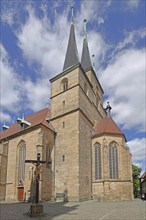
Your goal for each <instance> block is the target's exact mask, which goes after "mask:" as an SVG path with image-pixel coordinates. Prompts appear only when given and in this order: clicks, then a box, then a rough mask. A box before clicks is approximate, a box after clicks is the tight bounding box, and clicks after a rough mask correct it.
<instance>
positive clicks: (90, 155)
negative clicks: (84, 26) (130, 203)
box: [0, 17, 133, 201]
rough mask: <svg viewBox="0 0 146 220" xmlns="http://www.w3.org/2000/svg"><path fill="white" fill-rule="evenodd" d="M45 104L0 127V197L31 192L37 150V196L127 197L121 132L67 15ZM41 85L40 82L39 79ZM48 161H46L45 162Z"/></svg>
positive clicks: (129, 188) (128, 176) (127, 165)
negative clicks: (65, 37)
mask: <svg viewBox="0 0 146 220" xmlns="http://www.w3.org/2000/svg"><path fill="white" fill-rule="evenodd" d="M50 83H51V97H50V103H51V110H50V109H48V108H46V109H42V110H40V111H39V112H36V113H34V114H32V115H30V116H28V117H26V118H25V119H24V118H18V119H17V122H16V123H14V124H12V125H11V126H10V127H6V126H4V131H2V132H1V133H0V135H1V140H0V171H1V172H0V200H7V201H8V200H19V201H22V200H25V199H26V200H28V199H29V198H30V197H31V196H34V193H33V190H34V187H33V184H34V179H35V175H36V172H37V171H36V170H35V165H34V164H31V163H25V160H34V159H36V155H37V153H40V155H41V159H42V160H46V163H45V164H42V165H41V166H40V198H41V200H54V199H57V197H59V196H60V195H64V194H65V195H66V198H67V200H68V201H84V200H90V199H98V200H130V199H133V183H132V182H133V181H132V160H131V153H130V150H129V148H128V146H127V145H126V137H125V136H124V134H123V133H122V132H121V130H120V129H119V128H118V126H117V125H116V123H115V122H114V121H113V119H112V118H111V114H110V112H111V106H110V105H109V103H108V104H107V107H106V109H105V108H103V93H104V92H103V88H102V86H101V84H100V82H99V80H98V78H97V75H96V73H95V70H94V68H93V65H92V62H91V59H90V52H89V49H88V39H87V34H86V32H85V36H84V40H83V50H82V56H81V62H80V61H79V57H78V50H77V45H76V39H75V30H74V22H73V17H72V21H71V26H70V35H69V42H68V47H67V52H66V56H65V62H64V67H63V71H62V72H61V73H60V74H58V75H57V76H55V77H54V78H52V79H50ZM42 86H43V85H42ZM49 161H51V164H49V163H48V162H49Z"/></svg>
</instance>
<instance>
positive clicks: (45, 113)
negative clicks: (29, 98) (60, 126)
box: [0, 108, 54, 140]
mask: <svg viewBox="0 0 146 220" xmlns="http://www.w3.org/2000/svg"><path fill="white" fill-rule="evenodd" d="M50 116H51V111H50V109H48V108H45V109H42V110H41V111H39V112H36V113H34V114H32V115H29V116H28V117H26V118H25V121H27V122H29V123H31V125H30V126H28V127H27V128H25V129H22V128H21V126H20V125H19V124H17V123H14V124H12V125H11V126H10V127H9V128H8V129H7V130H5V131H2V132H0V140H2V139H4V138H8V137H11V136H13V135H15V134H18V133H21V132H23V131H26V130H29V129H31V128H32V127H35V126H37V125H44V126H46V127H47V128H49V129H51V130H53V127H52V126H51V124H50V123H48V122H47V121H46V119H48V118H50ZM53 131H54V130H53Z"/></svg>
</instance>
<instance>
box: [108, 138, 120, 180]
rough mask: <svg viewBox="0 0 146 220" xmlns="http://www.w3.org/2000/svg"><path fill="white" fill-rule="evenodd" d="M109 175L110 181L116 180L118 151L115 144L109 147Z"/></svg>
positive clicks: (112, 143)
mask: <svg viewBox="0 0 146 220" xmlns="http://www.w3.org/2000/svg"><path fill="white" fill-rule="evenodd" d="M109 173H110V179H118V149H117V145H116V143H115V142H111V143H110V145H109Z"/></svg>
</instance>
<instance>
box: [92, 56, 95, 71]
mask: <svg viewBox="0 0 146 220" xmlns="http://www.w3.org/2000/svg"><path fill="white" fill-rule="evenodd" d="M94 57H95V55H94V54H92V66H93V69H94V71H95V63H94Z"/></svg>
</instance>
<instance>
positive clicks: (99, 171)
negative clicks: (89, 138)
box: [94, 143, 102, 180]
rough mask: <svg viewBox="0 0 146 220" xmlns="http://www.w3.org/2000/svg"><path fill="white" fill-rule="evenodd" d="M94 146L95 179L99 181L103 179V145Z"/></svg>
mask: <svg viewBox="0 0 146 220" xmlns="http://www.w3.org/2000/svg"><path fill="white" fill-rule="evenodd" d="M94 146H95V179H96V180H99V179H101V178H102V167H101V145H100V144H99V143H96V144H95V145H94Z"/></svg>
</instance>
